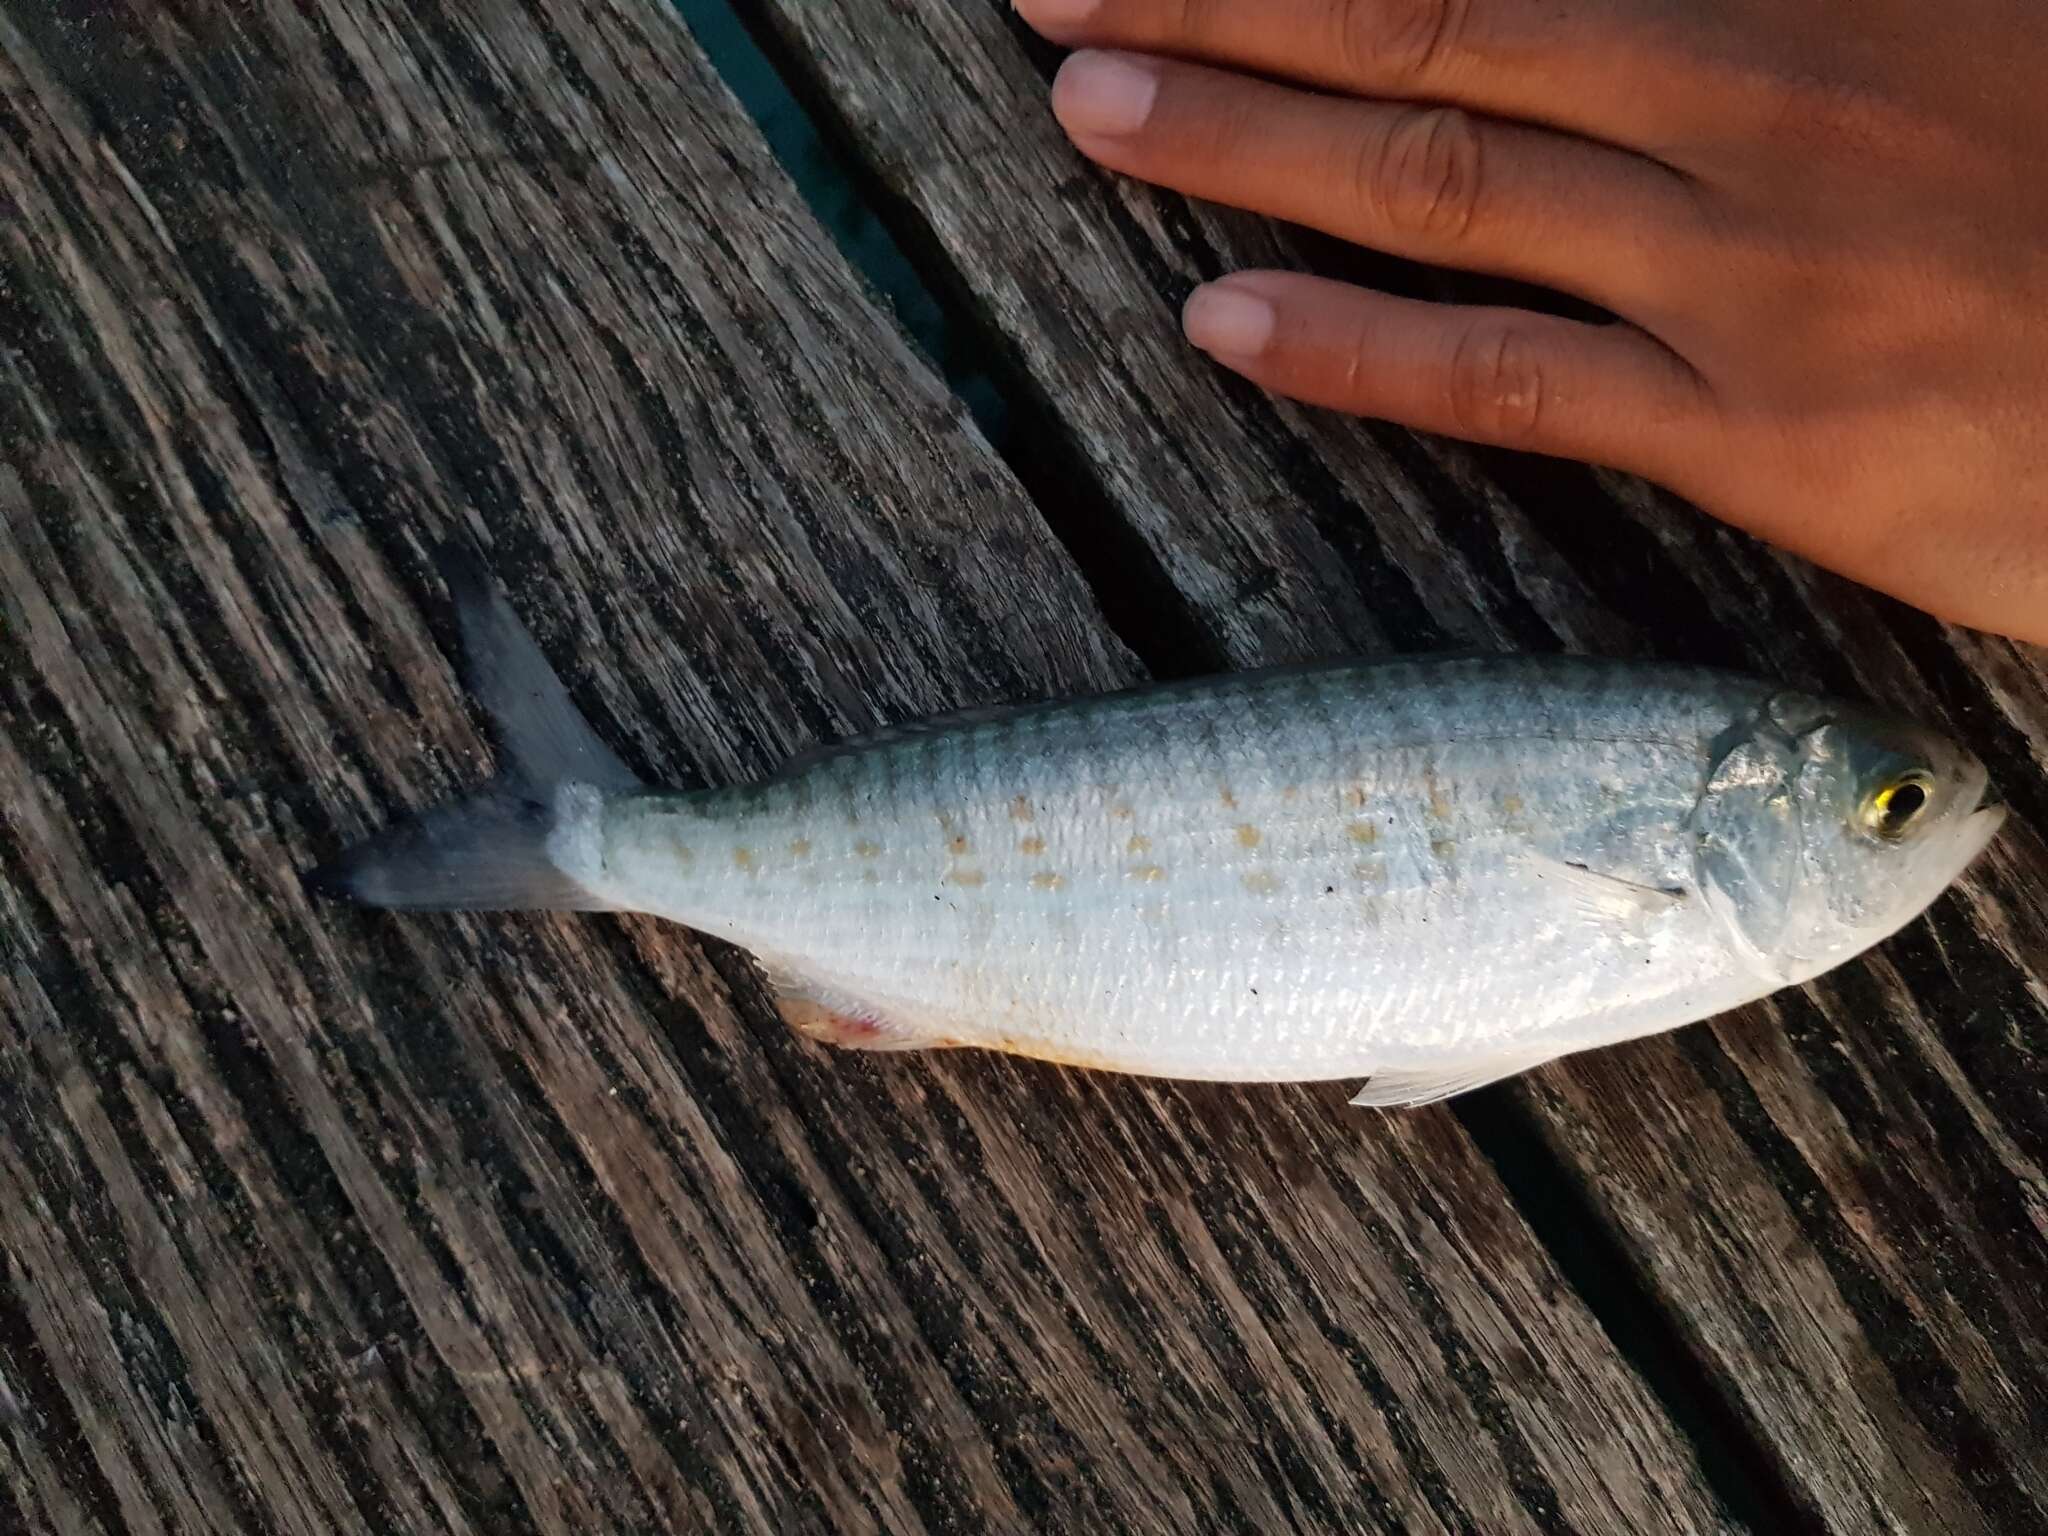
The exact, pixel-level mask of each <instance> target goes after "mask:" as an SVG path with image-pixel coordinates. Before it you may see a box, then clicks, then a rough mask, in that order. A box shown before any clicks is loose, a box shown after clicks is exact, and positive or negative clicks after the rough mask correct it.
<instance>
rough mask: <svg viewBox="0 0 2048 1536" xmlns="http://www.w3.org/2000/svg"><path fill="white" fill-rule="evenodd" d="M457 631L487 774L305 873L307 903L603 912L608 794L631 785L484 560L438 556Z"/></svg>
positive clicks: (456, 553)
mask: <svg viewBox="0 0 2048 1536" xmlns="http://www.w3.org/2000/svg"><path fill="white" fill-rule="evenodd" d="M436 564H437V565H438V567H439V569H440V572H441V579H442V581H443V583H444V584H445V585H446V586H447V588H448V594H449V597H450V598H451V599H452V600H453V602H454V604H455V610H456V615H457V619H458V621H459V625H460V629H461V634H462V652H463V669H462V670H463V680H464V682H465V683H467V684H468V686H469V688H470V691H471V692H473V693H474V694H476V696H477V697H478V699H479V700H481V701H482V703H483V705H484V707H485V709H487V710H488V711H489V712H490V715H491V717H492V719H493V720H494V721H495V722H496V724H497V734H498V742H499V756H500V762H501V764H502V766H501V767H500V769H499V772H498V776H497V777H496V778H495V779H493V780H492V781H491V782H490V783H489V784H487V785H485V786H484V787H483V788H482V789H480V790H478V791H477V792H476V793H474V794H472V795H468V796H465V797H463V798H461V799H457V800H452V801H450V802H448V803H447V804H444V805H439V806H435V807H433V808H432V809H430V810H428V811H426V812H425V813H423V814H422V815H420V816H417V817H415V818H414V819H412V820H411V821H409V822H406V823H404V824H403V825H400V826H397V827H393V828H391V829H389V830H388V831H385V832H382V833H379V834H378V835H376V836H374V837H372V838H370V839H369V840H367V841H366V842H363V843H360V844H358V845H357V846H355V847H354V848H351V849H349V850H348V851H347V852H345V853H343V854H342V855H341V856H340V857H338V858H336V859H334V860H332V861H331V862H329V863H327V864H323V865H321V866H320V867H319V868H318V869H315V870H313V871H311V872H310V873H308V874H307V875H305V876H304V877H303V880H304V884H305V887H306V889H307V890H308V891H310V892H312V893H313V894H314V895H317V896H324V897H329V898H332V899H336V900H342V901H353V902H355V903H357V904H359V905H362V906H369V907H391V908H398V909H403V910H408V911H442V912H452V911H470V912H479V911H498V912H509V911H555V912H597V911H607V910H612V909H614V908H615V907H616V905H617V904H616V903H615V902H612V901H610V900H607V899H606V898H605V897H603V896H602V895H601V894H599V892H598V891H597V890H596V889H594V888H593V887H594V886H595V885H597V884H599V883H600V882H599V881H598V880H597V879H596V878H595V877H596V874H597V872H598V871H599V870H600V868H601V866H602V851H601V845H600V838H601V831H600V818H601V816H602V814H603V810H604V802H605V797H606V796H607V795H611V794H616V793H621V792H627V791H631V790H635V789H639V788H641V787H642V786H641V783H640V780H639V778H638V777H637V776H636V775H635V774H634V773H633V771H632V770H631V769H629V768H628V767H627V766H626V765H625V764H624V763H622V762H621V761H620V760H619V758H618V756H617V755H616V754H615V753H613V752H612V750H611V749H610V748H609V747H607V746H606V745H605V744H604V743H603V742H602V741H601V740H599V739H598V735H597V732H596V731H594V730H592V729H591V726H590V722H589V721H587V720H585V719H584V718H583V716H582V714H581V713H580V712H579V711H578V710H577V708H576V706H575V704H574V703H572V702H571V701H570V698H569V692H568V690H567V689H566V688H564V687H563V686H562V680H561V679H560V678H559V677H557V676H556V675H555V671H554V669H553V668H552V667H550V666H549V665H548V662H547V658H546V657H545V656H543V655H542V654H541V650H540V647H539V646H538V645H536V644H535V643H534V640H533V636H531V635H530V634H528V633H527V631H526V628H525V626H524V625H522V624H521V623H520V622H519V616H518V615H517V614H516V613H514V612H513V610H512V605H511V604H510V603H509V602H507V601H506V600H505V597H504V594H503V593H501V592H499V591H498V589H497V588H496V587H495V586H494V585H493V583H492V582H491V579H490V576H489V574H488V573H487V572H486V571H485V569H484V567H483V565H482V562H480V561H479V560H478V559H477V558H476V557H475V556H474V555H472V554H469V553H467V552H466V551H460V550H457V549H455V548H454V547H453V546H444V547H443V548H442V549H441V551H440V552H439V554H438V555H437V557H436Z"/></svg>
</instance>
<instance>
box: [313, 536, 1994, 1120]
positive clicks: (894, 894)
mask: <svg viewBox="0 0 2048 1536" xmlns="http://www.w3.org/2000/svg"><path fill="white" fill-rule="evenodd" d="M450 586H451V590H453V591H455V592H456V595H457V598H458V603H459V608H460V613H461V617H462V627H463V634H464V642H465V647H466V650H467V652H468V654H469V661H470V669H469V670H470V673H471V675H472V678H473V679H474V682H473V686H475V687H477V689H478V690H479V692H481V693H482V694H483V695H484V697H485V702H486V703H487V704H488V705H489V706H490V707H491V708H492V710H493V713H494V714H495V715H497V716H498V718H499V720H500V722H501V727H502V733H503V736H504V738H505V741H506V743H507V753H508V763H507V765H506V767H505V769H504V771H503V772H502V773H501V775H500V778H499V780H498V781H497V782H496V783H495V784H493V785H491V786H487V787H486V789H485V790H484V791H483V792H481V793H480V794H479V795H477V796H475V797H473V798H471V799H469V800H466V801H462V802H458V803H455V804H453V805H451V806H448V807H443V808H440V809H439V810H437V811H435V812H430V813H429V814H428V816H427V817H426V818H424V819H423V820H422V821H421V822H419V823H417V824H416V825H414V826H413V827H411V828H400V829H398V830H397V831H395V832H394V833H392V834H389V835H388V836H387V837H385V838H383V839H378V840H373V841H372V843H370V844H368V845H366V846H365V847H364V848H362V849H360V850H357V851H356V852H355V853H353V854H351V855H349V856H347V857H345V858H344V859H343V860H342V861H338V863H337V864H336V865H335V866H332V867H331V868H330V869H328V870H326V871H322V872H317V873H316V875H315V876H314V877H312V883H313V884H314V885H315V886H316V888H319V889H324V890H327V891H329V892H330V893H332V894H337V895H344V896H349V897H352V898H353V899H356V900H358V901H363V902H366V903H370V904H375V905H385V906H395V907H414V908H432V907H441V908H448V907H485V906H509V907H557V908H585V909H588V908H599V909H622V910H634V911H643V912H650V913H654V914H657V915H659V916H662V917H665V918H669V919H672V920H674V921H677V922H680V923H685V924H688V925H689V926H691V927H693V928H696V929H698V930H700V931H702V932H705V933H709V934H713V935H716V936H718V937H720V938H724V939H727V940H730V941H732V942H734V943H736V944H739V945H742V946H744V947H745V948H747V949H749V950H751V951H752V952H753V953H754V954H755V955H757V956H758V957H759V958H760V959H761V960H762V962H763V963H764V965H765V966H766V967H767V969H768V972H769V975H770V978H771V980H772V981H773V983H774V985H775V986H776V988H777V990H778V992H779V993H780V994H781V997H782V1004H783V1008H784V1011H785V1013H786V1014H787V1016H788V1017H789V1018H790V1020H791V1022H792V1023H793V1024H795V1025H796V1026H797V1027H799V1028H801V1029H803V1030H804V1031H805V1032H806V1033H809V1034H812V1035H815V1036H818V1037H820V1038H823V1039H828V1040H833V1041H836V1042H838V1043H841V1044H848V1045H858V1046H865V1047H869V1048H898V1049H900V1048H911V1047H919V1046H962V1045H964V1046H982V1047H988V1048H991V1049H999V1050H1007V1051H1013V1052H1018V1053H1021V1054H1025V1055H1031V1056H1037V1057H1042V1058H1046V1059H1050V1060H1055V1061H1061V1062H1068V1063H1074V1064H1083V1065H1088V1066H1095V1067H1103V1068H1109V1069H1114V1070H1120V1071H1128V1072H1142V1073H1152V1074H1158V1075H1168V1076H1175V1077H1184V1078H1206V1079H1221V1080H1284V1079H1314V1078H1336V1077H1365V1078H1369V1079H1370V1080H1371V1081H1370V1083H1369V1085H1368V1089H1367V1091H1366V1092H1365V1093H1363V1094H1362V1095H1361V1102H1370V1103H1389V1104H1391V1103H1410V1102H1424V1101H1427V1100H1429V1099H1432V1098H1437V1097H1442V1096H1444V1095H1446V1094H1449V1093H1455V1092H1459V1091H1462V1090H1463V1089H1466V1088H1469V1087H1472V1086H1475V1085H1476V1084H1478V1083H1481V1082H1485V1081H1489V1080H1492V1079H1494V1078H1498V1077H1501V1076H1504V1075H1507V1074H1510V1073H1513V1072H1516V1071H1520V1070H1522V1069H1524V1068H1526V1067H1528V1066H1531V1065H1534V1064H1536V1063H1538V1062H1541V1061H1545V1060H1548V1059H1551V1058H1553V1057H1555V1056H1558V1055H1561V1054H1564V1053H1566V1052H1569V1051H1574V1050H1580V1049H1584V1048H1586V1047H1589V1046H1596V1045H1603V1044H1608V1043H1611V1042H1614V1041H1618V1040H1623V1039H1627V1038H1630V1037H1631V1036H1635V1035H1641V1034H1645V1033H1649V1032H1652V1031H1655V1030H1662V1029H1668V1028H1672V1027H1674V1026H1676V1025H1679V1024H1683V1023H1687V1022H1690V1021H1692V1020H1694V1019H1699V1018H1704V1017H1707V1016H1709V1015H1711V1014H1714V1013H1717V1012H1720V1011H1721V1010H1723V1009H1726V1008H1729V1007H1733V1006H1735V1005H1737V1004H1739V1003H1742V1002H1745V1001H1749V1000H1751V999H1754V998H1757V997H1761V996H1764V995H1766V994H1768V993H1770V992H1772V991H1775V990H1776V989H1778V988H1779V987H1782V986H1785V985H1788V984H1791V983H1793V982H1796V981H1800V980H1804V979H1806V978H1807V977H1810V976H1813V975H1817V974H1819V973H1820V972H1821V971H1824V970H1826V969H1828V968H1829V967H1830V966H1832V965H1835V964H1838V963H1840V962H1841V961H1842V960H1844V959H1846V958H1848V956H1850V955H1852V954H1854V953H1856V952H1858V951H1860V950H1861V949H1863V948H1867V947H1868V946H1869V945H1870V944H1872V943H1875V942H1877V940H1879V939H1881V938H1882V937H1884V936H1885V935H1886V934H1887V933H1889V932H1891V931H1893V930H1895V929H1896V928H1897V927H1899V926H1900V925H1902V924H1903V923H1905V922H1907V921H1910V920H1911V918H1912V917H1913V916H1915V915H1916V914H1917V913H1918V912H1919V911H1920V910H1922V909H1923V908H1924V907H1925V906H1926V905H1927V903H1928V902H1930V901H1932V900H1933V899H1934V898H1935V897H1936V896H1937V895H1938V894H1939V893H1940V891H1941V890H1942V889H1943V888H1945V887H1946V885H1947V884H1948V883H1949V882H1950V881H1951V880H1952V879H1953V878H1954V877H1955V875H1956V874H1957V873H1958V872H1959V871H1960V870H1961V869H1962V867H1963V866H1964V865H1965V864H1967V863H1968V862H1969V860H1970V859H1971V858H1972V857H1974V855H1975V854H1976V852H1977V851H1979V850H1980V849H1981V848H1982V847H1983V845H1984V843H1985V842H1986V841H1988V839H1989V838H1990V836H1991V835H1992V833H1993V832H1994V831H1995V830H1996V827H1997V824H1998V821H1999V819H2000V813H1999V812H1998V811H1997V809H1996V808H1994V807H1990V806H1987V805H1985V804H1983V803H1982V802H1983V799H1984V795H1985V791H1986V784H1985V777H1984V773H1983V769H1982V766H1981V765H1980V764H1979V763H1978V762H1977V761H1976V759H1975V758H1973V757H1971V756H1970V755H1969V754H1968V753H1967V752H1965V751H1963V750H1962V749H1961V748H1959V747H1956V746H1955V745H1954V744H1952V743H1949V742H1947V741H1946V740H1944V739H1943V738H1940V737H1938V736H1935V735H1934V734H1933V733H1930V732H1926V731H1923V730H1920V729H1919V728H1917V727H1913V726H1911V725H1909V724H1906V723H1903V722H1897V721H1892V720H1888V719H1885V718H1884V717H1881V716H1878V715H1875V714H1873V713H1871V712H1869V711H1866V710H1862V709H1860V708H1858V707H1857V706H1853V705H1846V704H1841V703H1838V702H1830V701H1826V700H1821V699H1817V698H1813V697H1810V696H1808V695H1805V694H1802V693H1798V692H1796V691H1793V690H1788V689H1785V688H1782V687H1779V686H1777V685H1775V684H1772V683H1769V682H1765V681H1762V680H1758V679H1751V678H1744V677H1738V676H1734V675H1730V674H1726V673H1720V672H1713V671H1706V670H1701V669H1695V668H1688V667H1681V666H1670V665H1657V664H1640V663H1620V662H1605V661H1597V660H1592V659H1587V658H1570V657H1438V658H1405V659H1398V660H1389V661H1376V662H1345V663H1335V664H1329V665H1323V666H1317V667H1308V668H1296V669H1290V670H1285V671H1269V672H1263V673H1251V674H1243V675H1239V676H1233V677H1224V678H1215V679H1206V680H1202V681H1198V682H1191V683H1176V684H1169V685H1164V686H1158V687H1153V688H1149V689H1143V690H1137V691H1133V692H1129V693H1124V694H1117V695H1110V696H1105V697H1100V698H1092V699H1079V700H1069V701H1064V702H1059V703H1053V704H1046V705H1038V706H1033V707H1029V708H1025V709H1020V710H1010V711H1002V712H994V713H990V712H981V713H977V714H973V715H968V716H963V717H958V718H954V719H950V720H937V721H931V722H925V723H923V724H921V725H917V726H912V727H906V728H899V729H897V730H894V731H890V732H885V733H882V734H881V735H880V736H878V737H875V738H870V739H866V740H863V741H858V742H852V743H847V744H843V745H841V746H838V747H834V748H831V749H828V750H826V751H823V752H821V753H817V754H814V755H812V756H811V757H809V758H806V759H803V760H800V761H799V762H797V763H795V764H793V765H792V766H791V767H790V768H788V769H787V770H785V771H784V772H783V773H782V774H780V775H778V776H777V777H776V778H774V779H772V780H770V781H768V782H766V783H763V784H758V785H748V786H737V787H734V788H730V789H723V790H712V791H703V792H698V793H691V794H679V793H671V792H663V791H659V790H654V789H650V788H648V787H647V786H644V785H642V784H641V783H639V781H638V780H637V779H636V778H635V777H634V776H633V775H632V774H631V773H630V772H629V771H628V770H627V769H626V768H625V767H624V765H623V764H621V763H620V762H619V761H618V759H617V758H616V757H615V756H613V755H612V754H611V753H610V751H609V750H608V749H607V748H606V747H605V746H604V745H603V743H602V742H601V741H599V740H598V738H597V736H596V734H595V733H594V732H593V731H592V730H591V729H590V727H589V726H588V724H587V723H586V722H584V721H583V720H582V719H581V718H580V717H579V716H577V715H576V713H575V711H574V709H573V707H572V706H571V705H570V703H569V700H568V697H567V694H566V692H565V691H564V690H563V689H562V688H561V685H560V683H559V681H558V680H557V679H556V678H555V676H554V674H553V673H552V671H550V670H549V669H548V666H547V663H546V662H545V660H544V659H543V658H542V657H541V655H540V652H539V650H538V648H537V647H535V646H534V644H533V642H532V640H531V638H530V637H529V636H528V635H527V634H526V632H525V631H524V630H523V629H522V628H521V627H520V626H519V624H518V621H517V619H516V618H515V617H514V616H513V615H512V612H511V610H510V608H509V606H508V605H506V604H505V602H504V600H503V598H502V596H501V595H498V594H496V593H495V592H493V591H492V590H490V588H489V587H488V584H487V583H486V582H485V581H484V580H483V579H482V578H481V576H480V575H478V574H476V573H465V572H463V571H461V570H456V571H454V572H453V573H451V576H450ZM1887 818H1889V819H1887Z"/></svg>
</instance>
